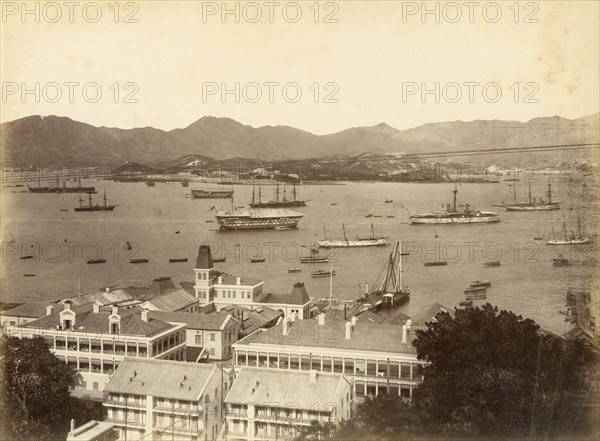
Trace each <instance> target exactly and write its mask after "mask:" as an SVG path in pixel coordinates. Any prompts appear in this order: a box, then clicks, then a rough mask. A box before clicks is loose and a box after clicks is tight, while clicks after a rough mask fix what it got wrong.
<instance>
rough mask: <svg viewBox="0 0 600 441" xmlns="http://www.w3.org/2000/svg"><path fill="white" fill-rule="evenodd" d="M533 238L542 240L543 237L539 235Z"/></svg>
mask: <svg viewBox="0 0 600 441" xmlns="http://www.w3.org/2000/svg"><path fill="white" fill-rule="evenodd" d="M533 240H544V238H543V237H541V236H536V237H534V238H533Z"/></svg>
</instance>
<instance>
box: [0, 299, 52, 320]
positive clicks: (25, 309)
mask: <svg viewBox="0 0 600 441" xmlns="http://www.w3.org/2000/svg"><path fill="white" fill-rule="evenodd" d="M48 305H51V306H53V307H54V311H56V310H57V309H62V305H59V304H57V303H52V302H31V303H24V304H23V305H20V306H17V307H16V308H13V309H9V310H8V311H4V312H2V314H0V315H2V316H3V317H7V316H11V317H29V318H39V317H43V316H45V315H46V306H48Z"/></svg>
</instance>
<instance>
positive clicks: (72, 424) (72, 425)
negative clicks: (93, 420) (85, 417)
mask: <svg viewBox="0 0 600 441" xmlns="http://www.w3.org/2000/svg"><path fill="white" fill-rule="evenodd" d="M74 430H75V420H74V419H71V432H73V431H74Z"/></svg>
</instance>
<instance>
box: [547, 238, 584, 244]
mask: <svg viewBox="0 0 600 441" xmlns="http://www.w3.org/2000/svg"><path fill="white" fill-rule="evenodd" d="M546 243H547V244H548V245H581V244H584V243H590V240H589V239H588V238H587V237H586V238H585V239H571V240H547V241H546Z"/></svg>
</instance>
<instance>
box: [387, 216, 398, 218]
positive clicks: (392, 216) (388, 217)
mask: <svg viewBox="0 0 600 441" xmlns="http://www.w3.org/2000/svg"><path fill="white" fill-rule="evenodd" d="M395 217H396V216H387V218H388V219H394V218H395Z"/></svg>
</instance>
